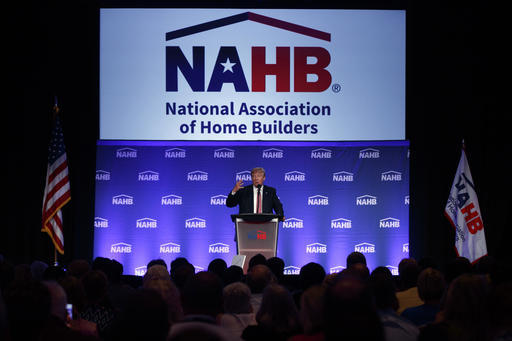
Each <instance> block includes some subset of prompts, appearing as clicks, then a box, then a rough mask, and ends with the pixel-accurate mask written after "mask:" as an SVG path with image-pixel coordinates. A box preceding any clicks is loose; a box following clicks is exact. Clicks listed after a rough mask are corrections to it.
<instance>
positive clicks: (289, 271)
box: [283, 265, 300, 275]
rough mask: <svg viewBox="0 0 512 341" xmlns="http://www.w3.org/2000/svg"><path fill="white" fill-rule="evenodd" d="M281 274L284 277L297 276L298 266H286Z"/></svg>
mask: <svg viewBox="0 0 512 341" xmlns="http://www.w3.org/2000/svg"><path fill="white" fill-rule="evenodd" d="M283 274H285V275H299V274H300V268H299V267H298V266H293V265H290V266H287V267H285V268H284V269H283Z"/></svg>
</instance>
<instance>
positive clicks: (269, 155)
mask: <svg viewBox="0 0 512 341" xmlns="http://www.w3.org/2000/svg"><path fill="white" fill-rule="evenodd" d="M261 157H262V158H263V159H282V158H283V157H284V152H283V150H282V149H277V148H269V149H265V150H264V151H263V153H262V155H261Z"/></svg>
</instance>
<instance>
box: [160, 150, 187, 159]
mask: <svg viewBox="0 0 512 341" xmlns="http://www.w3.org/2000/svg"><path fill="white" fill-rule="evenodd" d="M186 157H187V152H186V151H185V149H181V148H171V149H166V150H165V151H164V158H166V159H184V158H186Z"/></svg>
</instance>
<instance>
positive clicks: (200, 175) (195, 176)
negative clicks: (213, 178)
mask: <svg viewBox="0 0 512 341" xmlns="http://www.w3.org/2000/svg"><path fill="white" fill-rule="evenodd" d="M187 181H208V173H207V172H203V171H200V170H196V171H193V172H189V173H188V174H187Z"/></svg>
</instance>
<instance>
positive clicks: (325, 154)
mask: <svg viewBox="0 0 512 341" xmlns="http://www.w3.org/2000/svg"><path fill="white" fill-rule="evenodd" d="M311 158H312V159H330V158H332V151H331V150H329V149H325V148H318V149H315V150H312V151H311Z"/></svg>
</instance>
